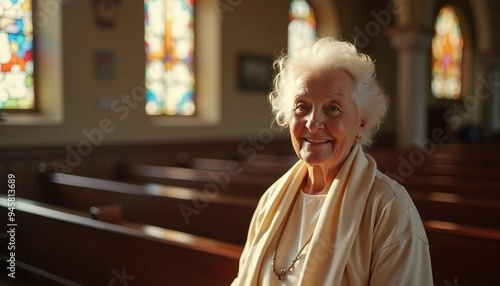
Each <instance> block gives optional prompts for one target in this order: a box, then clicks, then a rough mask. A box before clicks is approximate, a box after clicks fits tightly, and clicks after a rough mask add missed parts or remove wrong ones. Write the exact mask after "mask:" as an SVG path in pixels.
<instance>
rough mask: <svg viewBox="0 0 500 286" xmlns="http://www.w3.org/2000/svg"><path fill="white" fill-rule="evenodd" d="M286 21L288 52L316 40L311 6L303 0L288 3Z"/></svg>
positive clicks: (292, 52) (291, 53)
mask: <svg viewBox="0 0 500 286" xmlns="http://www.w3.org/2000/svg"><path fill="white" fill-rule="evenodd" d="M289 19H290V22H289V23H288V54H289V55H290V56H291V57H293V54H294V52H295V51H296V50H297V49H298V48H300V47H302V46H305V45H307V44H311V43H313V42H314V41H315V40H316V19H315V16H314V12H313V10H312V8H311V6H310V5H309V4H308V3H307V1H305V0H293V1H292V2H291V3H290V10H289Z"/></svg>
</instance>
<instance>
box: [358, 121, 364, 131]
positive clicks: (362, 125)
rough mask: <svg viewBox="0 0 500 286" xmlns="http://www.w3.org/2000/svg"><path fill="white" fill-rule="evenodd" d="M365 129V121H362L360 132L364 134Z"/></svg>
mask: <svg viewBox="0 0 500 286" xmlns="http://www.w3.org/2000/svg"><path fill="white" fill-rule="evenodd" d="M363 129H365V121H364V120H361V124H360V125H359V131H360V132H363Z"/></svg>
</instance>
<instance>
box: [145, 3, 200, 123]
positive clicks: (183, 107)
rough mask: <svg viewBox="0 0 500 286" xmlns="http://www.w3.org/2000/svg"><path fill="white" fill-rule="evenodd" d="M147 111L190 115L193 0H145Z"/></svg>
mask: <svg viewBox="0 0 500 286" xmlns="http://www.w3.org/2000/svg"><path fill="white" fill-rule="evenodd" d="M144 14H145V44H146V83H145V85H146V113H147V114H148V115H184V116H186V115H193V114H194V113H195V111H196V106H195V91H194V87H195V84H194V83H195V77H194V43H195V42H194V0H146V1H144Z"/></svg>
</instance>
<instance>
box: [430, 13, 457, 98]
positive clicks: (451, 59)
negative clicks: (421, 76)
mask: <svg viewBox="0 0 500 286" xmlns="http://www.w3.org/2000/svg"><path fill="white" fill-rule="evenodd" d="M434 29H435V32H436V34H435V35H434V38H433V39H432V83H431V84H432V85H431V90H432V93H433V94H434V96H435V97H437V98H447V99H457V98H459V97H460V94H461V90H462V53H463V46H464V40H463V37H462V32H461V29H460V23H459V21H458V17H457V14H456V13H455V11H454V9H453V8H452V7H450V6H445V7H443V8H442V9H441V11H440V12H439V14H438V16H437V18H436V23H435V24H434Z"/></svg>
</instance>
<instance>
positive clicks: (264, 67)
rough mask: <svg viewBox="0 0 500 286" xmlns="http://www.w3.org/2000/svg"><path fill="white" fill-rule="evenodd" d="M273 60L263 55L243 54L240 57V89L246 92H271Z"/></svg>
mask: <svg viewBox="0 0 500 286" xmlns="http://www.w3.org/2000/svg"><path fill="white" fill-rule="evenodd" d="M273 74H274V71H273V58H272V57H268V56H262V55H251V54H242V55H240V57H239V87H240V89H241V90H245V91H263V92H268V91H270V90H271V86H272V81H273Z"/></svg>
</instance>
